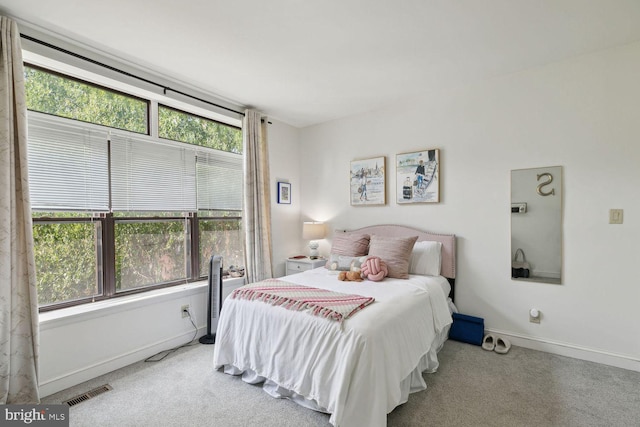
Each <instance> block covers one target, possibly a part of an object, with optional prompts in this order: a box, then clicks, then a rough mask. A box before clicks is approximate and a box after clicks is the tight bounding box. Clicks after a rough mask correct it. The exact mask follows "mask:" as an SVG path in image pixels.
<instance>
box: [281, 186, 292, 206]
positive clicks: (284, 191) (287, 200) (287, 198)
mask: <svg viewBox="0 0 640 427" xmlns="http://www.w3.org/2000/svg"><path fill="white" fill-rule="evenodd" d="M278 203H280V204H285V205H290V204H291V183H289V182H278Z"/></svg>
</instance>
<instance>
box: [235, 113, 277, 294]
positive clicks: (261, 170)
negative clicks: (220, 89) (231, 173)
mask: <svg viewBox="0 0 640 427" xmlns="http://www.w3.org/2000/svg"><path fill="white" fill-rule="evenodd" d="M261 119H262V117H261V114H260V113H259V112H257V111H255V110H246V111H245V116H244V123H243V126H242V133H243V146H244V210H243V218H244V229H245V236H246V237H245V261H246V265H245V274H246V278H247V283H253V282H258V281H260V280H264V279H269V278H271V277H273V271H272V268H271V196H270V194H271V193H270V191H269V185H270V184H269V152H268V149H267V123H266V120H265V121H264V122H263V121H262V120H261Z"/></svg>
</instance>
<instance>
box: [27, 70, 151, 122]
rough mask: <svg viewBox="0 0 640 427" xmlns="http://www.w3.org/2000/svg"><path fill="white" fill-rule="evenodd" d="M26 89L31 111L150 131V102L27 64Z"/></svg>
mask: <svg viewBox="0 0 640 427" xmlns="http://www.w3.org/2000/svg"><path fill="white" fill-rule="evenodd" d="M25 90H26V93H27V108H28V109H29V110H31V111H40V112H41V113H47V114H51V115H54V116H60V117H66V118H69V119H75V120H80V121H83V122H89V123H96V124H99V125H104V126H109V127H113V128H116V129H124V130H129V131H131V132H137V133H144V134H148V133H149V127H148V123H149V120H148V117H149V101H145V100H142V99H138V98H136V97H133V96H130V95H125V94H123V93H119V92H117V91H115V90H111V89H107V88H103V87H100V86H96V85H92V84H89V83H86V82H81V81H79V80H75V79H72V78H70V77H67V76H62V75H59V74H56V73H53V72H50V71H46V70H43V69H41V68H38V67H34V66H28V65H25Z"/></svg>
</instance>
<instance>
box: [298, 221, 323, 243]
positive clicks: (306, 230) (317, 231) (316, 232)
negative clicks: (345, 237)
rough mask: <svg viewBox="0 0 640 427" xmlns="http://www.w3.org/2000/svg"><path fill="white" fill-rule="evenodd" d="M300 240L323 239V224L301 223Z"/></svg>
mask: <svg viewBox="0 0 640 427" xmlns="http://www.w3.org/2000/svg"><path fill="white" fill-rule="evenodd" d="M302 238H303V239H304V240H317V239H324V223H323V222H303V223H302Z"/></svg>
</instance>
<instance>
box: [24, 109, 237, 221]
mask: <svg viewBox="0 0 640 427" xmlns="http://www.w3.org/2000/svg"><path fill="white" fill-rule="evenodd" d="M28 120H29V180H30V189H31V204H32V208H33V209H34V210H43V211H51V210H65V211H97V212H115V211H126V212H134V211H137V212H158V211H163V212H193V211H196V210H197V209H200V210H236V211H241V210H242V180H243V173H242V155H240V154H234V153H228V152H225V151H219V150H213V149H209V148H204V147H198V146H193V145H187V144H182V143H174V142H171V141H164V140H161V141H159V140H157V139H155V138H152V137H149V136H142V135H135V134H130V133H127V132H122V131H117V130H111V131H110V132H109V131H107V130H106V129H105V128H102V127H100V126H95V125H92V124H87V123H83V122H78V121H74V120H68V119H61V118H59V117H50V116H47V115H44V114H41V113H34V112H31V111H30V112H29V115H28ZM109 141H110V142H109Z"/></svg>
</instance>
